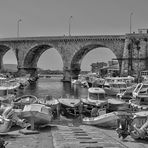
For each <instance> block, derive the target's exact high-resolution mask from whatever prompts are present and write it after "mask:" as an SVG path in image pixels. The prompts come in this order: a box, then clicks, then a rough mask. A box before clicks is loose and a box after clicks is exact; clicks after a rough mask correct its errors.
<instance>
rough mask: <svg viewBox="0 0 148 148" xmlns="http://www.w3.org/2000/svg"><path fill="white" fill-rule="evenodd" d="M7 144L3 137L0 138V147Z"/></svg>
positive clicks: (2, 147) (3, 147)
mask: <svg viewBox="0 0 148 148" xmlns="http://www.w3.org/2000/svg"><path fill="white" fill-rule="evenodd" d="M7 144H8V142H5V140H4V139H2V138H0V148H6V147H5V146H6V145H7Z"/></svg>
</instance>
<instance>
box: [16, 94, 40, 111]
mask: <svg viewBox="0 0 148 148" xmlns="http://www.w3.org/2000/svg"><path fill="white" fill-rule="evenodd" d="M36 102H38V99H37V97H36V96H34V95H23V96H21V97H18V98H16V99H15V100H13V103H14V106H15V107H17V108H20V109H23V108H24V106H25V105H28V104H32V103H36Z"/></svg>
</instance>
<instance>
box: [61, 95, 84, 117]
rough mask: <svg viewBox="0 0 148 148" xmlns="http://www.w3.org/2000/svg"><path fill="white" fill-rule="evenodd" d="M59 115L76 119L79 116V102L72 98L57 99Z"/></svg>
mask: <svg viewBox="0 0 148 148" xmlns="http://www.w3.org/2000/svg"><path fill="white" fill-rule="evenodd" d="M58 101H59V114H61V115H63V116H66V117H69V118H70V117H77V116H79V115H80V106H81V101H80V100H79V99H74V98H59V99H58Z"/></svg>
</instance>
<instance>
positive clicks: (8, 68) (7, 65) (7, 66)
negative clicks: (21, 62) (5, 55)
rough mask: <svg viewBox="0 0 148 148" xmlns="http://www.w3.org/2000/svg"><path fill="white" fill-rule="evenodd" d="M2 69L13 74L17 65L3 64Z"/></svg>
mask: <svg viewBox="0 0 148 148" xmlns="http://www.w3.org/2000/svg"><path fill="white" fill-rule="evenodd" d="M4 69H5V70H8V71H9V72H15V71H17V65H16V64H4Z"/></svg>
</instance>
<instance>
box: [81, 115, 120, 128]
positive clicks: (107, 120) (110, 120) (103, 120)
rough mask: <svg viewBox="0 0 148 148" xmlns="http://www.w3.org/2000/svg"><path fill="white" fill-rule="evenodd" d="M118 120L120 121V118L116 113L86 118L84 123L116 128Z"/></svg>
mask: <svg viewBox="0 0 148 148" xmlns="http://www.w3.org/2000/svg"><path fill="white" fill-rule="evenodd" d="M117 119H119V117H118V116H117V114H116V112H111V113H106V114H103V115H100V116H97V117H91V118H88V117H85V118H83V123H84V124H88V125H96V126H100V127H115V126H116V125H117Z"/></svg>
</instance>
